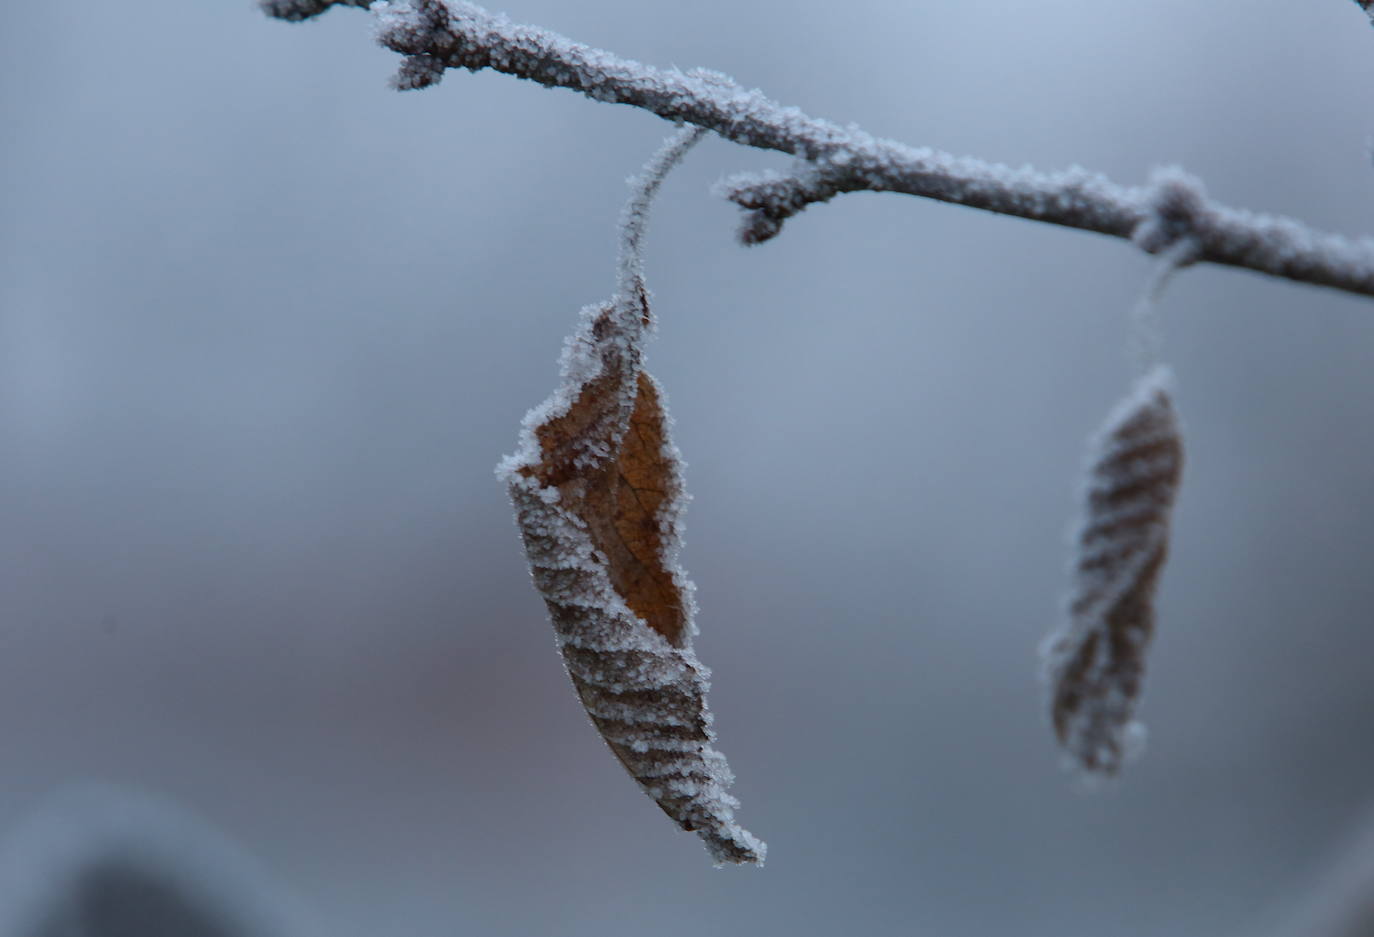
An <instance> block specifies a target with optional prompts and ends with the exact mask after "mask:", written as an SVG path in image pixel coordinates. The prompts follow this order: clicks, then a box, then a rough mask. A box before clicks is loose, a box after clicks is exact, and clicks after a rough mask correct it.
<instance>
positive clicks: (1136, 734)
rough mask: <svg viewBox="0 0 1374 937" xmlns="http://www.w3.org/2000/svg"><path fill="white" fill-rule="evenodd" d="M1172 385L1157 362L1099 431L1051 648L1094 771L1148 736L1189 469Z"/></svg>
mask: <svg viewBox="0 0 1374 937" xmlns="http://www.w3.org/2000/svg"><path fill="white" fill-rule="evenodd" d="M1169 386H1170V375H1169V372H1168V370H1167V369H1166V368H1163V367H1156V368H1155V369H1154V370H1152V371H1151V372H1150V373H1149V374H1147V375H1145V376H1144V377H1143V378H1142V379H1141V380H1140V381H1139V382H1138V383H1137V385H1136V387H1135V388H1134V390H1133V391H1132V393H1131V394H1130V396H1128V397H1127V398H1126V399H1125V400H1123V401H1122V402H1121V403H1120V404H1119V405H1118V406H1117V408H1116V410H1115V411H1113V413H1112V414H1111V416H1110V417H1109V418H1108V420H1107V422H1106V424H1105V425H1104V426H1103V428H1102V430H1101V431H1100V432H1099V434H1098V435H1097V437H1096V438H1095V439H1094V440H1093V443H1092V445H1091V449H1090V457H1089V464H1088V472H1087V490H1086V492H1085V503H1084V506H1083V519H1082V523H1081V526H1080V527H1079V529H1078V531H1077V534H1076V536H1075V542H1074V545H1073V546H1074V554H1073V564H1072V565H1073V569H1072V575H1073V584H1072V587H1071V590H1070V595H1069V601H1068V607H1067V617H1068V621H1067V623H1066V625H1065V626H1064V628H1063V630H1061V631H1059V632H1058V633H1056V634H1054V635H1052V636H1051V637H1050V639H1049V641H1048V642H1047V644H1046V647H1045V663H1046V675H1047V678H1048V682H1049V687H1050V716H1051V720H1052V722H1053V725H1054V731H1055V734H1056V735H1057V736H1058V739H1059V742H1060V744H1061V745H1062V746H1063V747H1064V749H1065V751H1066V752H1067V753H1068V755H1069V756H1070V757H1071V758H1072V759H1073V760H1074V761H1075V762H1076V763H1077V764H1078V765H1079V766H1080V767H1081V768H1082V769H1083V770H1085V771H1088V772H1092V773H1099V774H1115V773H1116V772H1118V771H1119V770H1120V768H1121V765H1122V763H1123V762H1124V761H1125V760H1126V759H1127V758H1128V757H1129V756H1130V755H1132V754H1134V749H1135V748H1138V747H1139V746H1138V743H1139V742H1140V741H1141V740H1143V729H1142V727H1141V726H1140V725H1139V724H1138V723H1136V722H1135V721H1134V714H1135V709H1136V705H1137V703H1138V702H1139V699H1140V694H1141V685H1142V678H1143V676H1144V671H1145V655H1146V651H1147V650H1148V648H1149V644H1150V640H1151V638H1152V637H1153V635H1154V626H1155V610H1154V596H1155V589H1156V587H1157V585H1158V582H1159V576H1160V572H1161V570H1162V569H1163V566H1164V560H1165V557H1166V555H1167V553H1168V548H1169V521H1170V513H1171V511H1172V509H1173V505H1174V498H1175V496H1176V494H1177V491H1178V485H1179V479H1180V476H1181V473H1182V468H1183V440H1182V436H1181V435H1180V433H1179V427H1178V420H1177V418H1176V416H1175V414H1174V408H1173V402H1172V399H1171V397H1170V394H1169Z"/></svg>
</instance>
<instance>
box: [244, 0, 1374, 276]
mask: <svg viewBox="0 0 1374 937" xmlns="http://www.w3.org/2000/svg"><path fill="white" fill-rule="evenodd" d="M261 2H262V6H263V9H264V10H265V11H266V12H267V13H269V14H271V15H272V16H277V17H280V18H283V19H291V20H301V19H306V18H309V17H311V16H314V15H316V14H318V13H321V12H323V11H324V10H325V9H327V8H328V7H330V6H333V5H336V4H337V5H346V6H363V5H365V3H364V0H261ZM371 9H372V12H373V14H374V15H375V16H376V18H377V24H378V40H379V41H380V42H381V43H382V44H383V45H384V46H387V47H388V48H390V49H392V50H394V51H396V52H399V53H401V54H402V55H404V56H405V57H406V58H405V60H404V61H403V62H402V64H401V67H400V69H399V71H398V72H397V75H396V79H395V84H396V87H398V88H400V89H403V90H405V89H412V88H423V87H426V86H428V85H431V84H434V83H436V82H438V81H439V80H440V78H442V77H443V73H444V71H445V70H446V69H450V68H466V69H468V70H470V71H478V70H480V69H483V68H491V69H494V70H496V71H499V72H504V73H506V74H509V75H515V76H516V77H519V78H525V79H528V80H531V81H536V82H538V83H540V84H542V85H545V86H549V87H562V88H569V89H571V90H574V91H579V92H581V93H582V94H585V95H587V96H588V97H590V98H593V99H594V100H598V101H605V102H608V103H615V104H629V105H631V106H634V107H639V108H642V109H644V110H647V111H650V112H652V113H654V114H657V115H658V116H660V117H662V118H664V119H666V120H671V121H674V122H680V123H690V124H696V125H698V126H701V127H706V128H709V129H711V130H713V131H715V132H716V133H718V134H719V135H721V136H722V137H725V138H727V139H729V140H733V141H734V142H736V143H741V144H744V145H745V146H752V147H758V148H761V149H771V150H780V151H782V152H784V153H790V154H792V155H794V156H797V157H799V158H800V159H801V160H802V163H801V165H800V166H799V167H798V168H797V169H796V170H794V171H792V172H789V173H770V174H766V175H748V176H736V177H734V178H732V179H729V180H726V181H725V182H723V183H722V184H721V185H720V187H719V191H720V192H721V193H722V194H723V195H725V197H727V198H729V199H730V200H732V201H734V202H736V203H737V204H739V205H740V206H741V207H743V208H745V209H747V210H748V211H749V214H748V215H747V216H746V219H745V222H744V224H743V226H742V228H741V230H740V238H741V240H743V241H744V242H746V243H758V242H761V241H765V240H767V239H768V238H770V237H772V236H773V235H775V234H777V233H778V231H779V230H780V229H781V227H782V223H783V222H784V221H785V220H786V219H787V218H789V217H791V216H792V215H795V214H797V213H798V212H800V211H801V210H803V209H804V208H806V206H808V205H810V204H812V203H814V202H823V201H827V200H829V199H830V198H833V197H834V196H835V195H838V194H840V193H842V192H857V191H871V192H902V193H905V194H908V195H919V196H924V197H926V198H933V199H937V200H940V201H944V202H953V203H955V204H959V205H968V206H970V207H973V208H982V209H985V210H987V211H992V212H997V213H999V214H1004V215H1015V216H1017V217H1020V218H1028V219H1031V220H1033V221H1044V222H1049V223H1051V224H1058V225H1064V226H1067V227H1071V228H1080V229H1083V230H1085V231H1096V232H1098V233H1100V234H1108V235H1112V236H1114V237H1120V238H1127V239H1133V240H1134V241H1135V242H1136V243H1137V244H1138V245H1139V246H1140V247H1141V248H1143V249H1144V250H1147V251H1149V252H1150V253H1158V252H1160V251H1162V250H1165V249H1167V248H1168V247H1170V246H1171V245H1172V244H1173V243H1174V242H1175V241H1176V240H1177V239H1178V238H1179V237H1183V236H1187V237H1190V238H1192V239H1193V240H1194V241H1195V243H1196V245H1197V254H1196V260H1198V261H1207V262H1210V263H1216V264H1225V265H1229V266H1234V267H1245V268H1248V269H1251V270H1256V271H1258V272H1260V273H1266V274H1269V275H1271V276H1278V277H1285V278H1287V279H1290V280H1298V281H1301V282H1305V283H1313V284H1318V285H1321V286H1329V287H1333V288H1335V289H1339V290H1344V291H1346V292H1351V293H1360V294H1363V295H1366V296H1374V239H1371V238H1369V237H1363V238H1359V239H1350V238H1346V237H1343V236H1341V235H1337V234H1330V233H1327V232H1322V231H1318V230H1315V229H1313V228H1311V227H1309V226H1307V225H1305V224H1303V223H1302V222H1300V221H1297V220H1294V219H1292V218H1285V217H1280V216H1274V215H1265V214H1258V213H1255V212H1250V211H1245V210H1242V209H1236V208H1230V207H1227V206H1224V205H1220V204H1218V203H1216V202H1213V201H1211V200H1210V199H1208V198H1207V197H1206V196H1205V194H1204V193H1203V189H1202V186H1201V184H1200V183H1198V182H1196V181H1195V180H1191V179H1188V178H1187V177H1185V176H1183V175H1182V174H1181V173H1179V172H1178V171H1176V170H1171V171H1168V172H1167V173H1166V174H1165V175H1164V176H1163V177H1160V178H1157V179H1156V180H1155V181H1154V184H1153V185H1151V186H1149V187H1145V188H1141V187H1133V186H1123V185H1120V184H1117V183H1115V182H1112V181H1111V180H1109V179H1107V178H1106V177H1105V176H1102V175H1100V174H1098V173H1093V172H1089V171H1087V170H1085V169H1081V168H1073V169H1069V170H1067V171H1064V172H1058V173H1045V172H1038V171H1035V170H1032V169H1030V168H1023V169H1012V168H1010V167H1008V166H1003V165H999V164H995V163H989V162H986V161H984V160H980V159H975V158H972V157H960V156H953V155H951V154H949V153H943V152H940V151H938V150H933V149H930V148H926V147H920V148H917V147H911V146H907V145H905V144H902V143H898V142H895V141H892V140H883V139H879V138H876V137H874V136H872V135H870V134H868V133H866V132H865V131H863V130H860V129H858V128H856V127H841V126H839V125H838V124H834V123H831V122H829V121H825V120H818V119H816V118H813V117H809V116H807V115H806V114H804V113H802V112H801V111H800V110H798V109H796V108H793V107H783V106H782V105H780V104H778V103H776V102H774V101H772V100H770V99H769V98H767V97H765V96H764V95H763V93H762V92H760V91H757V90H748V91H747V90H745V89H743V88H741V87H739V86H738V85H736V84H735V83H734V82H733V81H731V80H730V79H728V78H726V77H725V76H723V75H720V74H718V73H713V72H703V71H694V72H681V71H678V70H677V69H659V68H654V67H653V66H649V65H644V64H642V63H640V62H635V61H632V60H630V59H624V58H620V57H618V56H616V55H613V54H611V53H609V52H604V51H601V50H599V49H594V48H592V47H590V46H586V45H582V44H580V43H576V42H573V41H571V40H569V39H566V38H564V37H563V36H560V35H557V34H556V33H552V32H549V31H547V30H544V29H540V28H538V27H534V26H523V25H519V24H516V23H512V22H511V21H510V20H508V19H507V18H506V17H504V16H501V15H499V14H493V13H490V12H488V11H487V10H485V9H483V8H482V7H479V6H476V5H475V4H471V3H466V2H462V0H390V2H388V0H378V2H376V3H373V4H372V5H371ZM1165 189H1167V190H1168V193H1169V194H1170V198H1172V202H1170V201H1169V199H1162V193H1163V192H1164V190H1165ZM1180 193H1184V195H1183V196H1180ZM1166 203H1167V204H1166ZM1180 205H1181V206H1182V209H1181V210H1180V208H1179V206H1180ZM1165 209H1168V210H1169V211H1172V212H1173V213H1172V214H1170V215H1168V216H1167V217H1164V216H1162V215H1161V214H1160V212H1161V211H1163V210H1165ZM1161 231H1167V232H1168V235H1169V236H1167V237H1161V236H1159V235H1160V232H1161Z"/></svg>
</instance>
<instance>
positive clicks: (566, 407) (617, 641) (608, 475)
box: [498, 133, 765, 863]
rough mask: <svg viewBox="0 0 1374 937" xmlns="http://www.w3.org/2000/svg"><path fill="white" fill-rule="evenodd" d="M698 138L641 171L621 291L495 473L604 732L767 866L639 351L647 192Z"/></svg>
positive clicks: (663, 433)
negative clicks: (736, 764) (751, 821)
mask: <svg viewBox="0 0 1374 937" xmlns="http://www.w3.org/2000/svg"><path fill="white" fill-rule="evenodd" d="M696 136H698V134H695V133H689V134H684V135H682V136H680V137H679V138H678V140H677V141H675V143H674V144H673V146H672V147H669V148H668V149H667V150H665V153H664V154H660V157H659V159H658V161H657V162H656V163H654V164H652V165H651V167H650V170H649V171H648V173H647V174H646V177H645V178H644V179H642V180H640V188H639V191H638V192H637V195H636V198H635V199H634V200H632V202H631V206H630V208H629V209H628V210H627V211H626V215H625V221H624V225H625V231H624V234H625V237H624V241H625V244H626V250H625V252H624V253H623V254H622V258H621V277H620V287H621V288H620V290H619V291H618V293H617V295H616V297H615V299H613V300H612V301H610V302H608V303H603V304H601V305H599V306H592V307H588V308H586V309H584V310H583V311H582V322H581V326H580V328H579V329H578V331H577V333H576V334H575V335H573V336H572V338H570V339H569V340H568V343H567V346H566V348H565V350H564V355H563V361H562V372H563V384H562V386H561V387H559V389H558V390H557V391H555V392H554V394H553V396H552V397H550V398H549V399H548V400H547V401H545V403H544V404H542V405H541V406H540V407H537V408H536V409H534V410H532V411H531V412H530V413H529V414H528V415H527V416H526V417H525V421H524V424H523V428H522V432H521V438H520V447H519V450H518V451H517V452H516V453H515V454H514V455H512V456H510V457H508V458H507V459H506V460H505V461H503V462H502V464H501V466H500V467H499V468H498V475H499V476H500V477H501V478H502V479H503V480H504V481H505V482H506V483H507V485H508V486H509V489H510V494H511V500H512V501H513V502H514V505H515V514H516V521H517V524H518V525H519V527H520V532H521V536H522V537H523V539H524V543H525V552H526V555H527V557H528V558H529V563H530V570H531V572H532V573H533V577H534V583H535V586H536V588H538V590H539V592H540V594H541V595H542V596H543V598H544V602H545V604H546V605H547V606H548V608H549V614H550V617H551V618H552V620H553V626H554V631H555V632H556V633H557V635H558V642H559V646H560V648H561V649H562V652H563V660H564V663H565V664H566V665H567V669H568V674H569V676H570V677H571V678H572V682H573V686H574V688H575V689H576V690H577V694H578V696H579V697H580V698H581V700H582V704H583V705H584V706H585V707H586V710H587V713H588V715H589V716H591V719H592V723H593V724H594V725H595V726H596V728H597V730H598V731H599V732H600V733H601V736H602V738H604V739H605V740H606V743H607V744H608V745H609V746H610V748H611V751H612V752H614V753H615V756H616V757H617V758H619V759H620V761H621V763H622V764H623V765H624V766H625V768H626V770H627V771H629V773H630V775H631V777H633V778H634V779H635V780H636V781H638V782H639V784H640V786H641V787H642V788H643V789H644V790H645V792H646V793H648V794H649V796H650V797H652V798H653V799H654V800H655V801H656V802H657V803H658V805H659V806H660V807H661V808H663V811H664V812H665V813H667V814H668V816H669V817H671V818H672V819H673V820H674V821H676V822H677V823H678V825H679V826H681V827H682V828H683V829H685V830H691V831H694V832H696V833H697V834H698V835H699V836H700V837H701V838H702V839H703V840H704V841H705V843H706V847H707V849H708V850H709V851H710V852H711V855H712V856H713V857H714V858H715V860H716V861H717V863H750V862H753V863H761V862H762V861H763V856H764V850H765V847H764V844H763V843H761V842H760V841H759V840H758V839H756V838H755V837H754V836H752V835H751V834H750V833H748V832H746V831H745V830H743V829H741V828H740V827H739V826H738V825H737V824H736V823H735V821H734V808H736V807H737V806H739V804H738V801H736V800H735V799H734V798H733V797H731V796H730V795H729V794H727V793H726V788H727V787H728V786H729V785H730V783H731V782H732V780H733V777H732V775H731V773H730V769H729V767H728V766H727V765H726V763H725V758H724V756H722V755H721V754H720V753H719V752H718V751H716V750H715V748H714V747H713V742H714V740H715V735H714V733H713V732H712V730H711V714H710V712H709V711H708V710H707V707H706V690H707V687H708V683H707V678H708V677H709V671H707V669H706V668H705V667H703V666H702V665H701V663H700V662H699V661H698V660H697V658H696V655H695V654H694V653H693V652H692V646H691V638H692V635H693V634H694V633H695V630H696V629H695V626H694V624H693V615H694V612H695V609H696V606H695V602H694V601H693V597H692V596H693V588H692V584H691V582H690V581H688V579H687V577H686V574H685V573H684V572H683V571H682V569H681V568H680V567H679V566H678V563H677V555H678V551H679V549H680V547H681V530H682V513H683V509H684V507H685V504H686V501H687V495H686V493H685V491H684V490H683V486H682V470H681V457H680V455H679V453H678V450H677V448H676V447H675V446H674V445H673V443H672V441H671V439H670V437H669V425H670V420H669V417H668V415H667V412H666V410H665V409H664V405H663V395H662V391H661V389H660V388H659V385H658V383H657V382H656V381H655V380H654V379H653V378H652V377H651V376H650V375H649V374H648V373H647V372H646V371H644V369H643V367H642V362H641V348H642V344H643V339H644V335H645V332H646V330H647V328H648V326H649V324H650V313H649V302H648V295H647V292H646V291H645V289H644V285H643V281H642V277H641V276H640V274H639V262H638V244H639V235H640V233H641V231H642V228H643V225H644V221H645V217H646V216H645V211H646V208H647V202H648V199H649V197H650V196H651V195H652V193H653V191H654V189H655V188H656V187H657V185H658V182H659V181H660V180H661V178H662V175H663V173H665V172H666V171H667V169H668V168H669V166H671V165H672V163H673V162H675V161H676V159H677V158H679V157H680V156H681V152H682V151H683V150H685V149H686V147H687V146H688V145H690V143H691V142H692V141H693V140H695V138H696ZM673 147H676V148H677V149H676V150H674V149H673ZM665 154H666V155H665Z"/></svg>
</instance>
